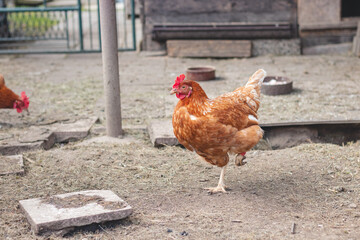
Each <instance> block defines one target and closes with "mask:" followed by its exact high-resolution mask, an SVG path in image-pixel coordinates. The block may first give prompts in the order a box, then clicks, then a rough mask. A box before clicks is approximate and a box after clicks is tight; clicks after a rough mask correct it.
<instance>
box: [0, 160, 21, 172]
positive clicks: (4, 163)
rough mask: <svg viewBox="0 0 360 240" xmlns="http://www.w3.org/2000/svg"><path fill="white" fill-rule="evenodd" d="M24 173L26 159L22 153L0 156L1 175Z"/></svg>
mask: <svg viewBox="0 0 360 240" xmlns="http://www.w3.org/2000/svg"><path fill="white" fill-rule="evenodd" d="M23 173H24V160H23V157H22V155H15V156H0V175H9V174H23Z"/></svg>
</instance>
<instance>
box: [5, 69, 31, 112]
mask: <svg viewBox="0 0 360 240" xmlns="http://www.w3.org/2000/svg"><path fill="white" fill-rule="evenodd" d="M29 103H30V102H29V98H28V97H27V96H26V94H25V92H22V93H21V97H20V96H19V95H17V94H15V93H14V92H13V91H11V90H10V89H9V88H7V87H6V86H5V80H4V77H3V75H1V74H0V108H15V109H16V111H17V112H18V113H21V112H22V111H23V110H25V111H27V112H28V107H29Z"/></svg>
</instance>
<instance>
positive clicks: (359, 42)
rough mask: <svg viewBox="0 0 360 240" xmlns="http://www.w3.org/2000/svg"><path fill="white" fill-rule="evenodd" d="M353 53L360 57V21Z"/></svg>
mask: <svg viewBox="0 0 360 240" xmlns="http://www.w3.org/2000/svg"><path fill="white" fill-rule="evenodd" d="M353 53H354V55H355V56H357V57H360V21H359V22H358V25H357V32H356V36H355V37H354V40H353Z"/></svg>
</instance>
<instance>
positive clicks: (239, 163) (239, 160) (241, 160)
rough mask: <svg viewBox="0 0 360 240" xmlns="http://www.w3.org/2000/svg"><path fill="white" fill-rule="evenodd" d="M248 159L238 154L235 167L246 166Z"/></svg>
mask: <svg viewBox="0 0 360 240" xmlns="http://www.w3.org/2000/svg"><path fill="white" fill-rule="evenodd" d="M245 159H246V157H245V156H243V155H241V154H238V155H236V157H235V165H236V166H244V165H245V164H246V162H245V161H244V160H245Z"/></svg>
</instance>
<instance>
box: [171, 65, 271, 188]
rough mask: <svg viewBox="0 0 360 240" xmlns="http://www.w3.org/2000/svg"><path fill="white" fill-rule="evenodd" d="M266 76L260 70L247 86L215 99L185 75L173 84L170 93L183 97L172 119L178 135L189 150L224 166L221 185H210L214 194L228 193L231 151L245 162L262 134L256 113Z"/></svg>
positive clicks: (219, 165) (241, 162)
mask: <svg viewBox="0 0 360 240" xmlns="http://www.w3.org/2000/svg"><path fill="white" fill-rule="evenodd" d="M265 76H266V72H265V71H264V70H262V69H260V70H258V71H256V72H255V73H254V74H253V75H252V76H251V77H250V79H249V81H248V82H247V83H246V85H245V86H244V87H239V88H237V89H236V90H235V91H233V92H230V93H225V94H223V95H221V96H219V97H217V98H215V99H209V98H208V97H207V95H206V93H205V92H204V90H203V89H202V88H201V87H200V85H199V84H198V83H197V82H195V81H191V80H184V79H185V75H183V74H182V75H180V76H179V77H177V79H176V81H175V84H174V85H173V89H172V90H171V92H170V93H171V94H176V96H177V98H179V99H180V100H179V102H178V104H177V105H176V107H175V110H174V114H173V119H172V123H173V128H174V134H175V136H176V138H177V139H178V140H179V142H180V143H181V144H182V145H183V146H184V147H186V148H187V149H188V150H190V151H195V152H196V153H197V154H198V155H199V156H201V157H202V158H203V159H204V160H205V161H207V162H208V163H210V164H212V165H216V166H218V167H221V168H222V169H221V174H220V179H219V183H218V186H217V187H215V188H207V189H208V190H209V192H211V193H215V192H226V190H225V189H226V186H225V184H224V174H225V169H226V166H227V164H228V162H229V154H236V157H235V163H236V165H243V164H244V163H243V159H244V155H245V152H246V151H249V150H250V149H251V148H252V147H253V146H255V145H256V144H257V143H258V142H259V140H260V139H261V138H262V136H263V130H262V129H261V128H260V127H259V122H258V117H257V114H256V112H257V110H258V109H259V106H260V87H261V84H262V82H263V80H264V78H265Z"/></svg>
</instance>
